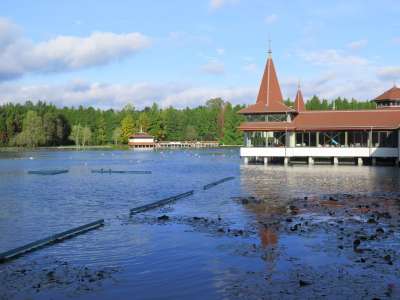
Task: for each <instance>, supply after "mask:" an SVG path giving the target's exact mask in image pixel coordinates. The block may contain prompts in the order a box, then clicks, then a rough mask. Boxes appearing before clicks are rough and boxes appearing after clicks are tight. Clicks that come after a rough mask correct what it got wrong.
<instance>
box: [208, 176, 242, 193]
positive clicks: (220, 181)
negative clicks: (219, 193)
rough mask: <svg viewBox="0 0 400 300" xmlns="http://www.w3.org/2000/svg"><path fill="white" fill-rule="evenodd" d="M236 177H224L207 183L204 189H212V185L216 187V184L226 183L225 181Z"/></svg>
mask: <svg viewBox="0 0 400 300" xmlns="http://www.w3.org/2000/svg"><path fill="white" fill-rule="evenodd" d="M234 178H235V177H225V178H222V179H221V180H218V181H215V182H212V183H209V184H206V185H205V186H203V190H208V189H210V188H212V187H214V186H216V185H218V184H221V183H224V182H226V181H229V180H232V179H234Z"/></svg>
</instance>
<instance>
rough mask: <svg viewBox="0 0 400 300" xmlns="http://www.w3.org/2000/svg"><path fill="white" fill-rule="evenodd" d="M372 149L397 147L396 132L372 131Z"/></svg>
mask: <svg viewBox="0 0 400 300" xmlns="http://www.w3.org/2000/svg"><path fill="white" fill-rule="evenodd" d="M371 145H372V147H397V145H398V134H397V131H373V132H372V144H371Z"/></svg>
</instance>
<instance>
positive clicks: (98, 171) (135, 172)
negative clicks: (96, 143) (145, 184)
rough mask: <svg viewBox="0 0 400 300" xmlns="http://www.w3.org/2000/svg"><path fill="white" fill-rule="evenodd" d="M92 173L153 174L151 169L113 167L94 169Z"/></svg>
mask: <svg viewBox="0 0 400 300" xmlns="http://www.w3.org/2000/svg"><path fill="white" fill-rule="evenodd" d="M92 173H100V174H151V171H116V170H111V169H99V170H92Z"/></svg>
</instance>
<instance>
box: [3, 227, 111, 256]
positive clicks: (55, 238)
mask: <svg viewBox="0 0 400 300" xmlns="http://www.w3.org/2000/svg"><path fill="white" fill-rule="evenodd" d="M103 225H104V220H103V219H101V220H97V221H95V222H92V223H89V224H85V225H82V226H79V227H75V228H72V229H70V230H67V231H63V232H61V233H57V234H54V235H51V236H49V237H47V238H44V239H41V240H38V241H36V242H32V243H29V244H26V245H24V246H21V247H18V248H15V249H12V250H9V251H6V252H3V253H0V263H3V262H5V261H7V260H10V259H14V258H16V257H18V256H20V255H22V254H25V253H27V252H32V251H35V250H37V249H39V248H42V247H44V246H47V245H51V244H54V243H58V242H61V241H63V240H65V239H68V238H71V237H73V236H75V235H78V234H82V233H85V232H87V231H89V230H93V229H96V228H99V227H101V226H103Z"/></svg>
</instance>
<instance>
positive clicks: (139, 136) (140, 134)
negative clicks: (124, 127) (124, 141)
mask: <svg viewBox="0 0 400 300" xmlns="http://www.w3.org/2000/svg"><path fill="white" fill-rule="evenodd" d="M129 138H131V139H132V138H149V139H150V138H154V137H153V136H151V135H149V134H147V133H145V132H139V133H136V134H131V135H130V136H129Z"/></svg>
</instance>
